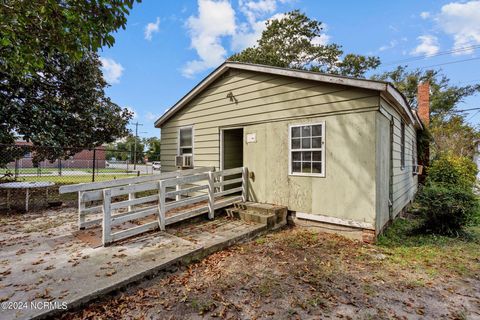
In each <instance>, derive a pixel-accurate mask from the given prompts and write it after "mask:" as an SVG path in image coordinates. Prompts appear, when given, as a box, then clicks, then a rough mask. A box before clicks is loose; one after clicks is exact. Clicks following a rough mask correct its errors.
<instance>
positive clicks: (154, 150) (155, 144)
mask: <svg viewBox="0 0 480 320" xmlns="http://www.w3.org/2000/svg"><path fill="white" fill-rule="evenodd" d="M144 143H145V145H146V146H147V147H148V150H147V152H146V156H147V158H148V161H160V139H159V138H157V137H150V138H145V139H144Z"/></svg>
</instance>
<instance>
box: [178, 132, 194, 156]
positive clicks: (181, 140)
mask: <svg viewBox="0 0 480 320" xmlns="http://www.w3.org/2000/svg"><path fill="white" fill-rule="evenodd" d="M178 135H179V137H178V155H180V156H181V155H184V154H188V155H192V154H193V128H192V127H184V128H180V129H179V133H178Z"/></svg>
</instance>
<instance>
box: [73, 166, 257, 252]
mask: <svg viewBox="0 0 480 320" xmlns="http://www.w3.org/2000/svg"><path fill="white" fill-rule="evenodd" d="M239 176H241V177H239ZM155 177H156V179H155V180H153V179H146V178H151V177H139V178H134V179H123V180H130V181H128V182H127V183H125V182H120V180H117V181H116V182H115V184H113V183H112V182H111V181H109V182H110V184H107V183H103V185H102V182H98V183H96V184H95V187H96V188H97V187H98V186H100V187H101V188H102V189H101V190H98V189H96V190H92V189H88V187H87V186H76V187H75V186H66V187H69V188H65V189H64V190H67V191H69V192H79V227H81V228H85V227H89V226H92V225H98V224H101V225H102V229H103V230H102V241H103V244H104V245H106V244H109V243H112V242H115V241H119V240H121V239H125V238H128V237H131V236H134V235H138V234H141V233H144V232H147V231H151V230H154V229H158V228H159V229H160V230H165V227H166V226H167V225H169V224H173V223H176V222H179V221H182V220H185V219H189V218H192V217H195V216H199V215H202V214H205V213H208V217H209V218H210V219H213V218H214V213H215V210H216V209H220V208H223V207H226V206H229V205H231V204H233V203H236V202H241V201H247V200H248V170H247V168H245V167H241V168H235V169H228V170H223V171H217V172H214V171H213V168H210V167H205V168H198V169H192V170H184V171H176V172H169V173H163V174H160V175H156V176H155ZM140 178H143V179H140ZM135 179H138V180H135ZM89 185H93V184H89ZM235 185H240V187H238V186H235ZM152 191H153V192H155V193H154V194H149V195H144V196H141V197H139V196H138V194H139V193H141V192H150V193H152ZM64 192H66V191H64ZM125 195H129V197H128V200H125V198H124V199H120V200H118V198H117V199H116V198H115V197H119V196H125ZM92 201H101V202H102V204H101V205H94V206H90V207H88V206H87V205H88V204H91V202H92ZM122 210H126V211H124V212H121V211H122ZM119 211H120V212H119ZM95 213H97V214H98V213H102V217H101V218H97V219H92V220H89V221H86V219H85V217H86V216H87V215H90V214H95ZM148 217H154V218H155V220H153V221H152V220H151V219H150V220H149V219H145V218H148ZM142 219H145V220H144V221H142ZM125 222H135V223H142V224H139V225H138V226H135V227H130V228H127V229H125V228H121V229H120V230H118V228H117V230H114V228H115V227H117V226H120V225H122V224H124V223H125Z"/></svg>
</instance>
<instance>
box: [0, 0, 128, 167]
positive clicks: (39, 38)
mask: <svg viewBox="0 0 480 320" xmlns="http://www.w3.org/2000/svg"><path fill="white" fill-rule="evenodd" d="M133 2H134V1H133V0H104V1H76V0H62V1H58V0H39V1H21V0H5V1H2V3H0V143H1V144H11V143H13V142H14V141H15V139H16V137H17V136H20V137H21V138H23V139H25V140H26V141H30V142H33V144H34V146H35V147H37V148H36V149H35V153H34V154H35V159H34V160H35V161H40V160H43V159H45V158H47V159H50V160H53V159H54V158H57V157H68V156H70V155H71V153H72V152H73V149H71V148H72V147H79V146H81V147H88V148H92V147H95V146H99V145H101V144H103V143H107V142H110V141H114V140H115V139H117V138H119V137H121V136H124V135H125V134H126V133H127V130H126V124H127V122H128V120H129V119H130V118H131V114H130V113H129V112H128V111H127V110H125V109H123V110H122V109H121V108H120V107H118V106H117V105H116V104H115V103H113V102H112V101H111V100H110V99H109V98H108V97H106V96H105V92H104V88H105V87H106V86H107V83H106V82H105V81H104V80H103V78H102V73H101V70H100V67H101V65H100V62H99V60H98V56H97V55H96V54H95V53H94V52H95V51H96V50H97V49H99V48H100V47H102V46H105V45H106V46H112V45H113V43H114V41H115V39H114V37H113V36H112V33H113V32H115V31H116V30H118V29H119V28H120V27H122V28H125V25H126V17H127V15H128V13H129V9H131V8H132V5H133ZM43 146H49V148H40V147H43ZM9 149H12V150H7V148H2V151H0V152H2V153H3V154H2V155H0V158H1V159H2V161H0V166H1V165H4V164H5V163H6V162H9V161H11V160H12V157H18V152H16V151H15V150H13V149H14V148H9ZM77 150H78V149H77Z"/></svg>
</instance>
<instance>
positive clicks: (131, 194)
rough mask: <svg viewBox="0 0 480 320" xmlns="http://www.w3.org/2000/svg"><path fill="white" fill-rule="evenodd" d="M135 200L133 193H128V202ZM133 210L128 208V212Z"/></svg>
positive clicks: (130, 207) (131, 207)
mask: <svg viewBox="0 0 480 320" xmlns="http://www.w3.org/2000/svg"><path fill="white" fill-rule="evenodd" d="M131 185H132V184H129V186H131ZM133 199H135V192H132V193H129V194H128V200H133ZM132 210H133V206H128V211H132Z"/></svg>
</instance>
